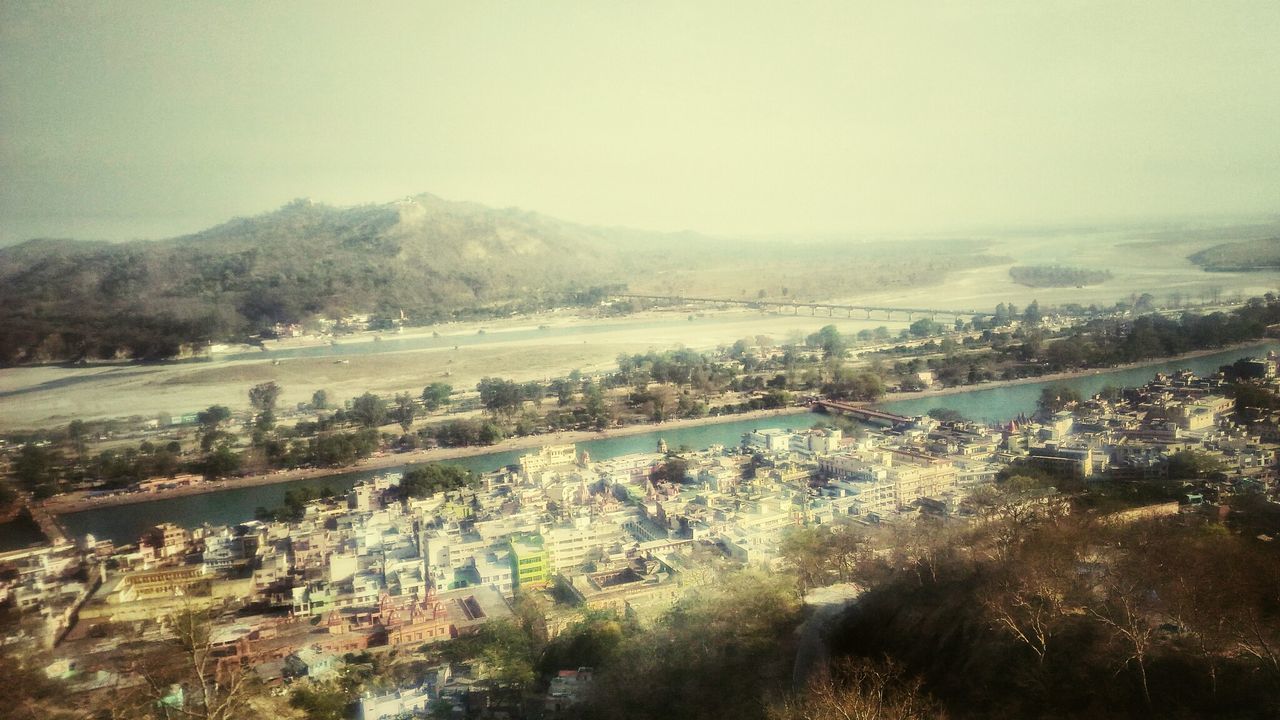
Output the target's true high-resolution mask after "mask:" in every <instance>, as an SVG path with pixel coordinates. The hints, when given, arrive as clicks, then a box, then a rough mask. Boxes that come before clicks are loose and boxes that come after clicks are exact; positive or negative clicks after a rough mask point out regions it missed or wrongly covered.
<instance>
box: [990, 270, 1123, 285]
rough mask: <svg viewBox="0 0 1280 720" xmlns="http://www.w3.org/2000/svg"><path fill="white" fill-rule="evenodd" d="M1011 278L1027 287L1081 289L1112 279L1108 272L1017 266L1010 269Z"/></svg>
mask: <svg viewBox="0 0 1280 720" xmlns="http://www.w3.org/2000/svg"><path fill="white" fill-rule="evenodd" d="M1009 277H1011V278H1013V281H1014V282H1016V283H1018V284H1019V285H1026V286H1027V287H1035V288H1049V287H1072V286H1076V287H1079V286H1081V285H1097V284H1099V283H1103V282H1106V281H1107V280H1110V279H1111V273H1110V271H1107V270H1086V269H1084V268H1072V267H1064V266H1062V265H1015V266H1013V267H1011V268H1009Z"/></svg>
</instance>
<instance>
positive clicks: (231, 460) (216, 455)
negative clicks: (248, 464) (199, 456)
mask: <svg viewBox="0 0 1280 720" xmlns="http://www.w3.org/2000/svg"><path fill="white" fill-rule="evenodd" d="M241 462H242V458H241V456H240V454H239V453H237V452H236V451H235V450H232V449H231V447H230V446H229V445H227V444H225V443H224V444H222V445H219V446H218V447H216V448H214V449H213V451H212V452H210V453H209V455H208V457H206V458H205V460H204V476H205V477H207V478H210V479H212V478H220V477H226V476H227V475H230V474H232V473H234V472H237V471H238V470H240V465H241Z"/></svg>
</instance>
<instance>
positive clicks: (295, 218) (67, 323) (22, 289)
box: [0, 195, 993, 364]
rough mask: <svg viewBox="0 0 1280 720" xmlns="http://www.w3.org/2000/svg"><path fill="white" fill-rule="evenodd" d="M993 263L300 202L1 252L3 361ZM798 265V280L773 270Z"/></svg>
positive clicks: (796, 289) (436, 209)
mask: <svg viewBox="0 0 1280 720" xmlns="http://www.w3.org/2000/svg"><path fill="white" fill-rule="evenodd" d="M979 249H980V246H977V245H975V244H972V243H965V244H956V245H954V246H949V247H948V249H946V250H944V251H942V252H936V251H933V249H931V248H928V247H926V246H924V245H914V246H912V245H909V244H908V245H907V246H905V247H904V246H902V245H897V244H895V246H894V247H893V248H890V247H888V244H885V243H880V244H874V243H873V244H861V245H857V246H851V245H848V244H844V243H835V242H828V243H813V244H808V245H804V246H802V247H795V246H791V245H789V244H785V243H777V244H772V245H765V244H750V243H748V244H742V243H737V242H732V241H728V240H716V239H711V238H704V237H700V236H696V235H693V234H691V233H676V234H661V233H647V232H641V231H635V230H626V229H615V228H596V227H588V226H583V225H576V224H573V223H569V222H564V221H561V220H556V219H554V218H550V217H547V216H544V215H539V214H537V213H532V212H526V211H522V210H517V209H501V210H499V209H492V208H487V207H484V206H481V205H476V204H473V203H461V202H449V201H445V200H441V199H440V198H437V197H434V196H432V195H419V196H416V197H412V198H406V199H404V200H402V201H398V202H394V203H387V204H380V205H365V206H359V207H350V208H335V207H330V206H326V205H320V204H315V203H312V202H310V201H307V200H298V201H294V202H292V203H290V204H288V205H286V206H284V207H282V208H280V209H279V210H276V211H274V212H270V213H266V214H264V215H259V216H256V217H252V218H238V219H235V220H232V221H230V222H227V223H224V224H222V225H218V226H216V227H213V228H210V229H208V230H205V231H203V232H199V233H196V234H193V235H187V236H183V237H178V238H172V239H167V240H157V241H135V242H128V243H102V242H79V241H71V240H32V241H29V242H26V243H23V244H20V245H16V246H12V247H9V248H4V249H0V306H3V307H4V308H5V313H4V314H3V317H0V363H5V364H15V363H31V362H50V361H59V360H78V359H125V358H133V359H144V360H157V359H170V358H175V357H181V356H183V355H186V354H191V353H194V352H198V350H199V347H200V346H201V345H202V344H204V343H207V342H210V341H217V340H244V339H246V338H250V337H252V336H255V335H258V334H260V333H264V332H269V331H270V329H271V328H272V327H273V326H275V325H276V324H277V323H306V322H308V321H310V320H312V319H314V318H317V317H330V318H332V317H341V316H343V315H347V314H352V313H360V314H372V315H374V316H375V319H376V318H382V319H384V320H385V319H391V318H395V319H397V320H398V319H399V318H401V317H402V316H403V318H404V319H405V320H406V321H407V322H408V323H409V324H418V325H425V324H430V323H434V322H440V321H446V320H451V319H458V318H465V317H468V316H475V315H483V314H489V315H496V314H510V313H512V312H520V311H529V310H537V309H542V308H546V307H551V306H559V305H573V304H579V305H587V304H595V303H597V302H598V301H599V300H600V299H602V298H603V297H605V296H606V295H607V293H608V292H616V290H618V289H621V288H622V287H623V286H624V285H630V286H631V287H632V289H633V290H636V291H638V292H646V291H647V292H671V293H673V294H674V293H675V292H690V291H693V292H710V293H713V294H716V295H717V296H720V295H723V296H726V297H735V298H737V297H742V296H744V295H747V294H748V293H750V295H751V296H753V297H763V296H765V295H770V296H788V295H789V296H791V297H797V296H800V295H801V294H802V293H803V294H814V293H820V294H827V293H832V294H838V293H840V292H847V291H851V290H858V289H864V288H865V287H866V286H868V283H873V286H874V287H885V286H891V285H907V286H909V285H920V284H928V283H933V282H938V281H940V280H941V279H942V278H943V277H944V276H945V274H946V272H947V271H949V270H952V269H956V268H961V267H972V266H974V265H976V264H982V263H984V262H992V261H993V259H992V258H986V257H983V256H981V255H979V254H978V252H977V250H979ZM859 259H861V260H863V261H861V262H860V261H859ZM781 265H785V267H786V272H785V273H781V276H778V275H772V276H771V275H763V274H762V273H761V270H762V268H764V267H771V268H777V267H780V266H781ZM786 283H790V284H791V287H787V286H785V284H786Z"/></svg>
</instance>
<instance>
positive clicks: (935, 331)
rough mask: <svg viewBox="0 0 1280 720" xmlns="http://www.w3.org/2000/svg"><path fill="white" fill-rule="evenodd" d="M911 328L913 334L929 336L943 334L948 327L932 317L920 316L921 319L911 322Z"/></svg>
mask: <svg viewBox="0 0 1280 720" xmlns="http://www.w3.org/2000/svg"><path fill="white" fill-rule="evenodd" d="M909 330H910V331H911V334H912V335H913V336H915V337H919V338H922V337H929V336H930V335H941V334H942V333H944V332H946V330H947V327H946V326H945V325H943V324H942V323H939V322H935V321H934V320H932V319H930V318H920V319H919V320H916V321H915V322H913V323H911V327H910V328H909Z"/></svg>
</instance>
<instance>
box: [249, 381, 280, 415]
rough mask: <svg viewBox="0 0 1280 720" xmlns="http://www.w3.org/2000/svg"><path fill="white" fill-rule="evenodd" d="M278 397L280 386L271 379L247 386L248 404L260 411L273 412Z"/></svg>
mask: <svg viewBox="0 0 1280 720" xmlns="http://www.w3.org/2000/svg"><path fill="white" fill-rule="evenodd" d="M279 399H280V386H279V385H278V384H277V383H276V382H275V381H274V380H273V381H271V382H264V383H260V384H258V385H254V386H253V387H251V388H249V404H250V405H252V406H253V408H254V409H255V410H257V411H258V412H260V413H269V412H274V411H275V409H276V402H277V401H278V400H279Z"/></svg>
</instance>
